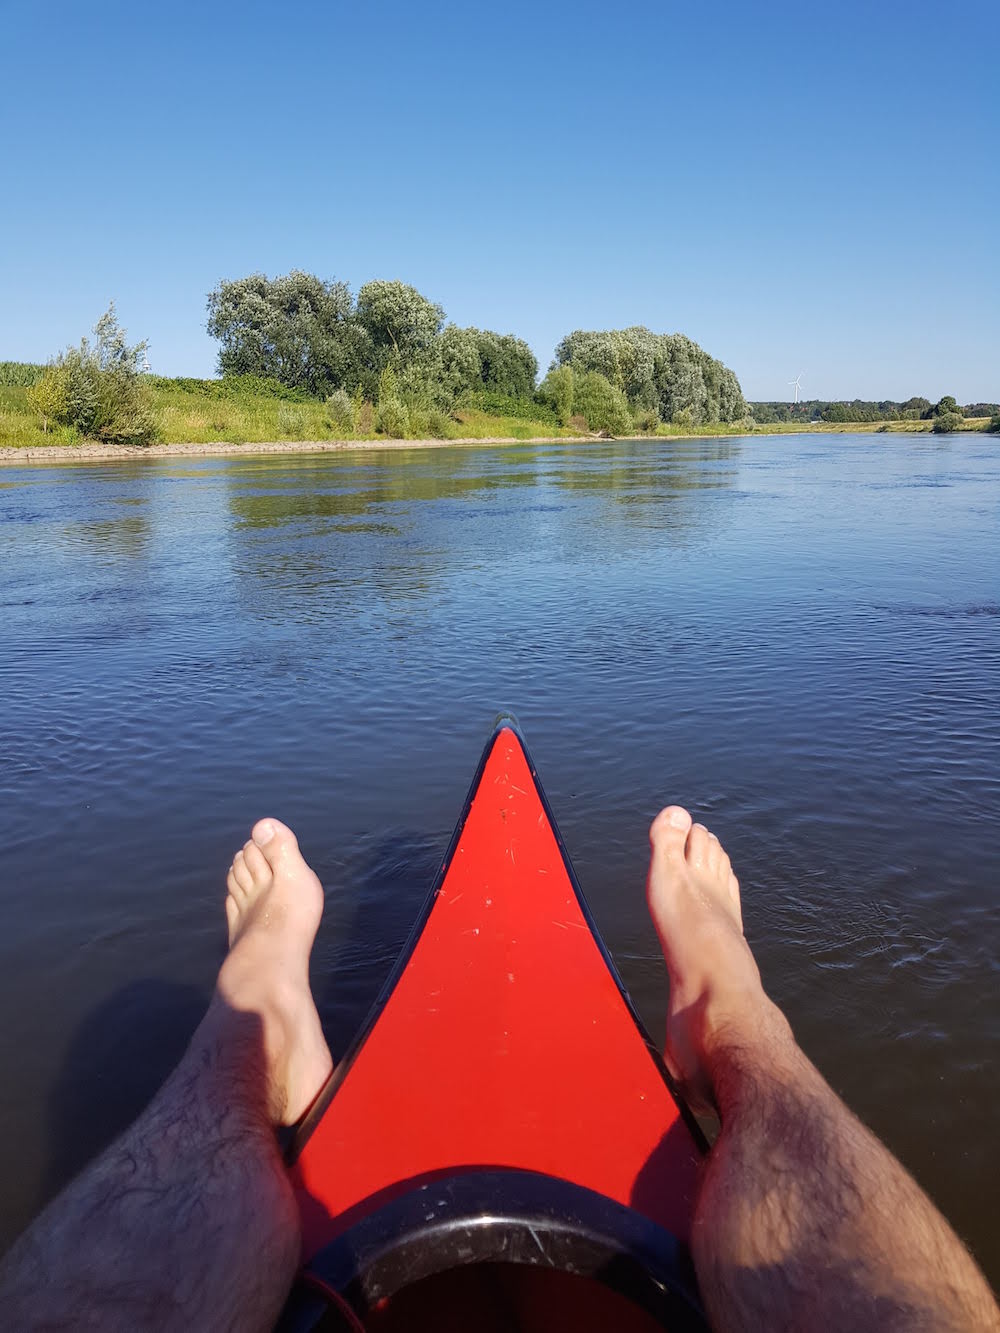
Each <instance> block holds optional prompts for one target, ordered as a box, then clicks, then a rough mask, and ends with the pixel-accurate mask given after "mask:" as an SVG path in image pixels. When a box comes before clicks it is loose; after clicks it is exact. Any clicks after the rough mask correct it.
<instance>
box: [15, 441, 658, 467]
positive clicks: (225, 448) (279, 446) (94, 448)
mask: <svg viewBox="0 0 1000 1333" xmlns="http://www.w3.org/2000/svg"><path fill="white" fill-rule="evenodd" d="M597 438H599V437H597V436H593V435H590V436H587V435H561V436H555V435H546V436H534V437H533V438H531V439H527V440H518V439H513V438H510V437H507V438H500V437H499V436H490V437H487V438H486V439H463V440H314V441H310V440H279V441H275V442H274V443H270V444H226V443H224V442H217V443H214V444H150V445H146V446H144V447H143V448H136V447H132V446H130V445H127V444H115V445H112V444H96V443H90V444H50V445H44V446H42V447H41V448H38V449H34V448H28V449H12V448H10V447H0V465H2V464H8V465H11V464H14V465H16V464H19V463H20V464H22V465H23V464H25V463H74V462H81V463H110V462H114V461H115V460H116V459H122V458H225V457H229V456H230V455H233V454H236V455H242V454H245V455H247V456H250V455H253V454H328V453H338V452H340V451H342V450H344V449H368V450H370V449H452V448H455V447H456V446H457V447H459V448H461V447H470V446H473V445H481V444H526V445H532V444H580V443H588V442H589V443H593V442H594V441H595V440H596V439H597ZM642 438H650V437H642Z"/></svg>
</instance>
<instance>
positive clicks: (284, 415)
mask: <svg viewBox="0 0 1000 1333" xmlns="http://www.w3.org/2000/svg"><path fill="white" fill-rule="evenodd" d="M305 434H306V423H305V422H304V421H303V419H302V413H301V412H297V411H296V410H295V408H294V407H291V406H290V405H288V404H286V403H279V404H278V435H279V437H280V438H281V439H283V440H302V439H305Z"/></svg>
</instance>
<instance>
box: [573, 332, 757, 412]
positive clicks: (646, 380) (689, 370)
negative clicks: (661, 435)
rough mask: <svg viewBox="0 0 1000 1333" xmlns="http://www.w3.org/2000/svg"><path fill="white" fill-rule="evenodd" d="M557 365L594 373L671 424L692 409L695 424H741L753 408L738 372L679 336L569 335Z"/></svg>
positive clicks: (588, 333)
mask: <svg viewBox="0 0 1000 1333" xmlns="http://www.w3.org/2000/svg"><path fill="white" fill-rule="evenodd" d="M554 365H557V366H565V365H569V366H572V367H573V369H574V371H576V372H577V373H578V374H580V373H585V372H587V371H593V372H595V373H597V374H599V375H602V376H603V377H604V378H605V379H607V380H608V381H609V382H610V383H611V384H613V385H614V386H615V387H616V388H618V389H619V390H620V391H621V392H622V393H624V394H625V396H626V398H627V400H628V402H629V404H630V405H631V406H632V407H634V408H637V409H640V410H651V411H655V412H657V413H658V414H659V416H660V417H661V418H662V419H663V420H666V421H669V420H671V419H672V418H673V416H674V414H675V413H676V412H681V411H684V410H685V409H690V411H691V419H692V421H694V422H696V423H700V422H716V421H739V420H741V419H742V418H743V417H745V416H746V415H747V412H748V408H747V405H746V402H745V400H744V398H743V393H742V390H741V389H740V385H739V381H738V380H737V378H736V376H735V375H734V374H733V372H732V371H731V370H730V369H729V368H728V367H727V366H724V365H723V364H722V362H721V361H716V360H715V358H714V357H711V356H709V355H708V353H707V352H705V351H704V350H703V349H702V348H701V347H699V346H698V344H697V343H695V342H692V341H691V339H690V338H685V337H684V335H683V334H680V333H651V332H650V330H649V329H647V328H643V327H641V326H635V327H632V328H628V329H608V330H604V331H597V332H594V331H590V332H588V331H586V330H583V329H576V330H574V331H573V332H572V333H568V334H567V335H566V337H565V338H563V340H562V341H561V342H560V344H559V346H558V347H557V348H556V359H555V362H554Z"/></svg>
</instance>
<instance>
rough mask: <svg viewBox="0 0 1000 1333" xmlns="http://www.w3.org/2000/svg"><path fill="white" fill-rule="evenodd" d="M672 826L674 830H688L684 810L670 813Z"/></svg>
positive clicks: (675, 810) (674, 810)
mask: <svg viewBox="0 0 1000 1333" xmlns="http://www.w3.org/2000/svg"><path fill="white" fill-rule="evenodd" d="M670 824H671V827H672V828H687V826H688V821H687V815H686V814H685V813H684V811H683V810H678V809H673V810H671V811H670Z"/></svg>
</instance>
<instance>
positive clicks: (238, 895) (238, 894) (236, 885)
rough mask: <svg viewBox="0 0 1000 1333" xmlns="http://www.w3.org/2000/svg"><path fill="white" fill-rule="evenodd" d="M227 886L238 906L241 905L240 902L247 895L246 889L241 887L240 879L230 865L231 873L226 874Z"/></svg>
mask: <svg viewBox="0 0 1000 1333" xmlns="http://www.w3.org/2000/svg"><path fill="white" fill-rule="evenodd" d="M226 888H227V889H228V890H229V892H230V894H231V895H232V897H233V899H234V900H235V902H236V906H237V907H239V905H240V903H241V902H242V901H243V899H244V898H245V897H246V890H245V889H243V888H242V887H241V885H240V882H239V880H238V879H237V878H236V876H235V875H234V874H233V867H232V866H230V867H229V874H228V875H227V876H226Z"/></svg>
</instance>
